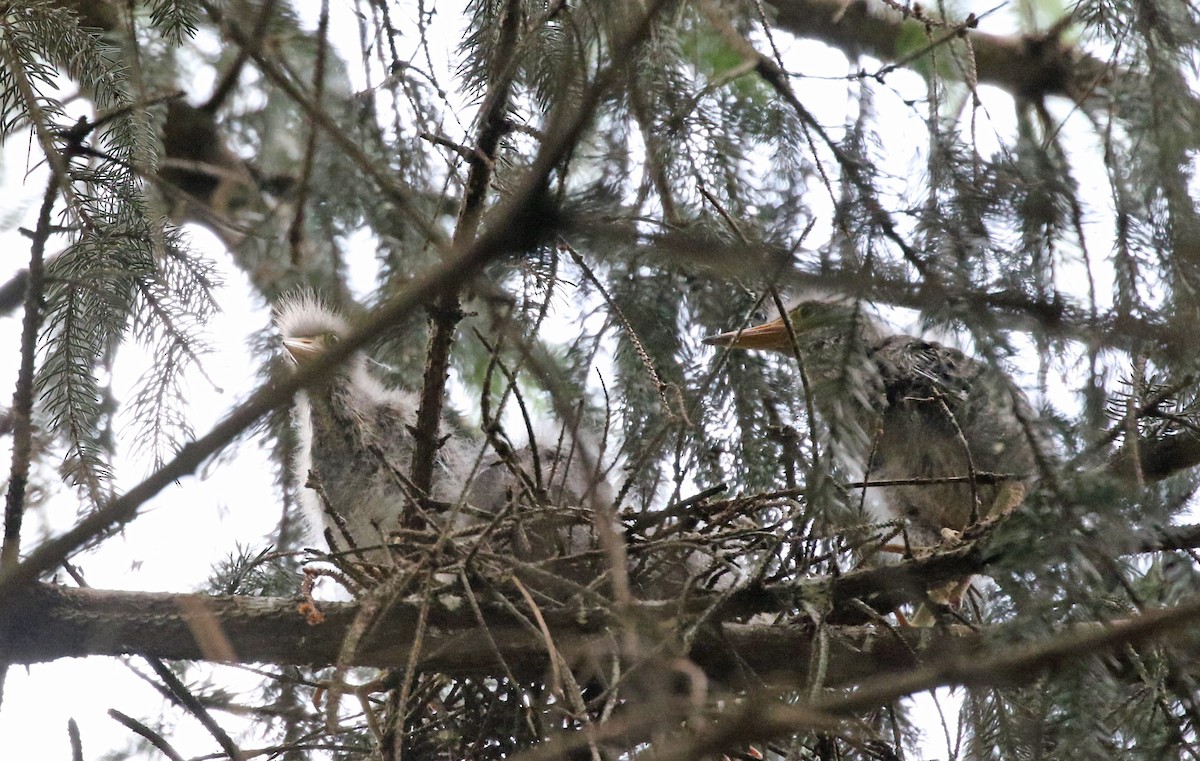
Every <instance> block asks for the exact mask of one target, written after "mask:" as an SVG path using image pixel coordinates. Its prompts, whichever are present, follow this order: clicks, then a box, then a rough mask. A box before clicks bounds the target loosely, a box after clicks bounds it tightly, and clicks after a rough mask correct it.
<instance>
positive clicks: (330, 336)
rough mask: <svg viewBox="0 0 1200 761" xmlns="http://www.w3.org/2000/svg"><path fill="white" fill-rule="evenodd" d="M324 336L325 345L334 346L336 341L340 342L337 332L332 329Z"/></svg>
mask: <svg viewBox="0 0 1200 761" xmlns="http://www.w3.org/2000/svg"><path fill="white" fill-rule="evenodd" d="M323 338H324V339H325V345H326V346H333V345H334V344H335V343H337V342H338V335H337V333H334V332H332V331H330V332H329V333H326V334H325V335H324V336H323Z"/></svg>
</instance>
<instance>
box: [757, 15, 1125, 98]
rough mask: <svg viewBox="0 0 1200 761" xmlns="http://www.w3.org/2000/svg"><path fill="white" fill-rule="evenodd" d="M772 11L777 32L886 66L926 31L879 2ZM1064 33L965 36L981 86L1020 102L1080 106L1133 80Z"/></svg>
mask: <svg viewBox="0 0 1200 761" xmlns="http://www.w3.org/2000/svg"><path fill="white" fill-rule="evenodd" d="M772 5H773V6H774V7H775V24H776V25H777V26H778V27H779V28H781V29H784V30H786V31H788V32H791V33H792V34H794V35H796V36H797V37H804V38H809V39H816V40H820V41H822V42H824V43H826V44H827V45H831V46H833V47H835V48H838V49H840V50H843V51H845V52H846V53H847V54H848V55H852V54H854V53H865V54H867V55H870V56H873V57H875V58H878V59H880V60H882V61H897V59H898V51H900V50H902V48H901V45H900V43H901V41H902V40H906V39H920V38H921V37H922V36H923V35H924V34H925V31H926V26H925V24H924V23H923V22H922V21H918V20H916V19H915V18H905V17H904V16H903V15H901V14H900V13H898V12H897V11H895V10H892V9H891V8H888V7H886V6H884V5H883V4H882V3H880V2H877V1H876V0H773V2H772ZM1061 31H1062V29H1061V28H1060V27H1059V26H1058V25H1056V26H1055V28H1053V29H1051V30H1050V31H1049V32H1047V33H1045V34H1041V35H1032V34H1030V35H1011V36H1001V35H995V34H986V33H983V32H977V31H974V30H964V31H963V32H962V34H963V36H965V37H968V38H970V41H971V48H972V50H973V51H974V53H975V67H976V71H977V73H978V81H979V83H980V84H989V85H994V86H996V87H1000V88H1002V89H1004V90H1006V91H1008V92H1009V93H1012V94H1013V95H1016V96H1021V97H1026V98H1038V97H1041V96H1043V95H1061V96H1063V97H1066V98H1070V99H1071V100H1073V101H1075V102H1076V103H1081V104H1082V103H1084V102H1085V101H1087V100H1089V99H1090V98H1092V97H1093V96H1094V95H1095V94H1096V92H1097V90H1098V87H1097V86H1098V85H1101V84H1103V85H1107V84H1108V83H1109V82H1110V81H1111V80H1112V79H1114V78H1120V77H1129V76H1132V75H1131V74H1130V73H1129V72H1122V71H1119V70H1115V69H1114V68H1113V67H1112V66H1110V65H1108V64H1107V63H1105V62H1104V61H1101V60H1100V59H1097V58H1094V57H1092V56H1090V55H1087V54H1085V53H1082V52H1080V51H1079V50H1077V49H1076V48H1075V47H1073V46H1072V45H1070V44H1069V43H1067V42H1064V41H1063V40H1062V38H1061Z"/></svg>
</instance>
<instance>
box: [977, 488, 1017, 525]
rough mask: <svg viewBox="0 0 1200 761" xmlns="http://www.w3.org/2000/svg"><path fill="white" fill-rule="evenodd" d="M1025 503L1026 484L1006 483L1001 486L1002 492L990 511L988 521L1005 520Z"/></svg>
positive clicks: (986, 514)
mask: <svg viewBox="0 0 1200 761" xmlns="http://www.w3.org/2000/svg"><path fill="white" fill-rule="evenodd" d="M1024 501H1025V484H1023V483H1021V482H1020V481H1005V482H1004V483H1002V484H1001V485H1000V491H999V493H997V494H996V499H995V500H993V501H992V505H991V507H990V508H988V511H987V512H986V513H984V518H986V519H996V518H1003V517H1004V516H1006V515H1008V514H1010V513H1012V512H1013V511H1014V510H1016V509H1017V508H1018V507H1020V506H1021V504H1022V503H1023V502H1024Z"/></svg>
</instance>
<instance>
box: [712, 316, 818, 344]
mask: <svg viewBox="0 0 1200 761" xmlns="http://www.w3.org/2000/svg"><path fill="white" fill-rule="evenodd" d="M793 327H795V325H794V323H793ZM704 343H706V344H709V345H711V346H725V347H727V348H730V349H770V350H773V351H786V352H790V351H791V350H792V342H791V340H790V339H789V338H788V332H787V327H786V326H785V325H784V324H783V319H782V318H778V319H774V320H771V321H770V322H767V323H763V324H762V325H755V326H753V327H750V328H746V329H745V330H742V331H736V330H735V331H731V332H729V333H721V334H720V335H716V336H709V337H708V338H706V339H704Z"/></svg>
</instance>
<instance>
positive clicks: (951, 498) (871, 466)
mask: <svg viewBox="0 0 1200 761" xmlns="http://www.w3.org/2000/svg"><path fill="white" fill-rule="evenodd" d="M789 323H790V325H791V328H792V332H793V333H794V335H795V339H796V340H795V344H796V345H795V346H793V342H792V338H791V335H790V334H789V331H788V324H789ZM705 343H708V344H713V345H716V346H724V347H731V348H742V349H765V350H770V351H776V352H782V353H784V354H787V355H789V356H793V355H794V354H795V352H796V350H797V349H798V350H799V352H800V356H801V358H802V360H803V362H804V366H805V369H806V371H807V374H808V376H809V379H810V386H811V389H810V390H811V394H812V397H813V405H814V407H815V408H816V410H817V411H818V413H819V414H822V415H825V416H836V417H837V418H838V419H843V420H846V421H848V422H849V424H850V426H851V427H852V429H853V430H852V433H853V434H854V435H855V439H856V440H855V441H854V442H853V443H852V444H851V446H852V447H854V448H857V449H858V451H857V452H851V455H852V457H853V458H854V459H856V460H857V461H858V462H857V466H858V469H859V470H861V471H863V475H864V478H865V480H869V481H881V482H885V483H889V484H891V485H887V486H884V487H882V488H883V490H884V505H885V507H886V509H887V511H888V512H889V513H890V514H891V517H894V518H899V519H903V520H905V521H907V523H908V525H909V528H910V535H911V537H912V539H913V541H914V542H915V543H916V544H918V545H934V544H937V543H938V542H939V541H940V539H941V537H942V536H944V535H945V534H946V532H947V531H953V532H960V531H962V530H963V529H964V528H966V526H967V524H968V523H969V522H970V521H971V518H972V516H976V517H979V518H983V517H988V516H991V515H997V514H1000V513H1003V512H1006V511H1008V510H1011V509H1012V508H1013V507H1016V506H1017V505H1018V504H1019V503H1020V501H1021V499H1022V498H1023V496H1024V485H1025V484H1026V483H1027V482H1028V480H1029V479H1030V477H1031V476H1032V475H1033V473H1034V471H1035V459H1034V450H1033V446H1032V445H1031V443H1030V440H1029V435H1028V433H1027V431H1026V426H1025V425H1024V424H1023V423H1022V419H1024V420H1026V421H1028V420H1030V419H1032V411H1031V409H1030V408H1029V402H1028V400H1027V399H1026V397H1025V395H1024V394H1023V393H1022V392H1021V391H1020V390H1019V389H1018V388H1016V387H1015V386H1014V385H1013V384H1012V382H1011V381H1010V380H1009V379H1008V378H1007V377H1006V376H1005V375H1004V374H1003V373H1001V372H999V371H998V370H996V369H994V368H992V367H990V366H989V365H987V364H985V363H982V362H978V361H976V360H973V359H971V358H969V357H967V356H965V355H964V354H963V353H962V352H960V351H957V350H955V349H952V348H950V347H947V346H943V345H941V344H938V343H933V342H930V341H925V340H922V339H920V338H915V337H913V336H907V335H899V334H894V333H890V332H888V331H887V330H886V329H885V328H884V326H883V325H882V324H881V323H879V322H878V321H876V320H875V319H873V318H872V317H871V316H869V315H868V314H866V313H865V311H864V309H863V305H862V303H861V302H858V301H855V300H853V299H846V298H839V297H828V298H820V299H810V300H805V301H801V302H800V303H799V304H798V305H796V306H795V307H793V308H792V309H791V310H790V311H789V312H788V320H787V322H785V321H784V319H783V318H782V317H780V318H778V319H776V320H773V321H771V322H768V323H766V324H763V325H758V326H755V327H751V328H746V329H744V330H740V331H733V332H729V333H722V334H721V335H717V336H712V337H710V338H707V339H705ZM985 474H986V475H985ZM997 475H999V476H1000V477H999V478H997V477H996V476H997ZM1006 476H1007V478H1005V477H1006ZM939 479H956V480H954V481H950V482H947V481H945V480H941V481H940V482H939ZM897 482H903V484H897Z"/></svg>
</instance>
